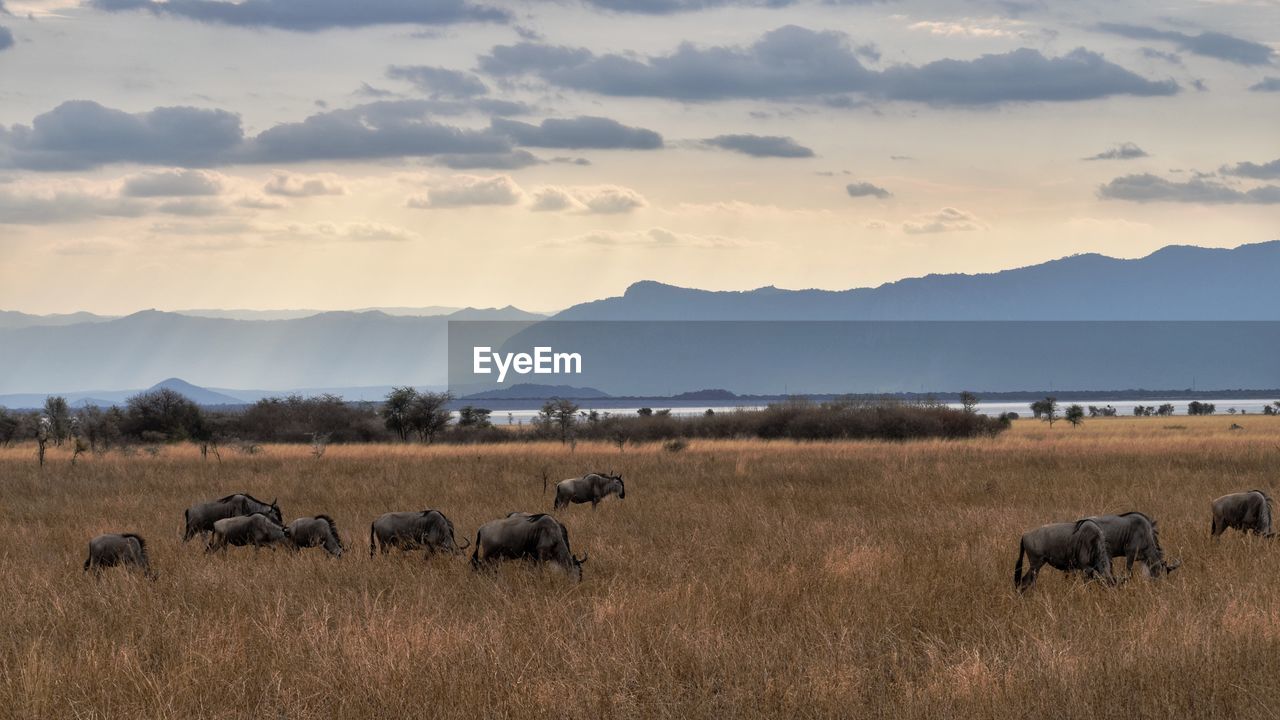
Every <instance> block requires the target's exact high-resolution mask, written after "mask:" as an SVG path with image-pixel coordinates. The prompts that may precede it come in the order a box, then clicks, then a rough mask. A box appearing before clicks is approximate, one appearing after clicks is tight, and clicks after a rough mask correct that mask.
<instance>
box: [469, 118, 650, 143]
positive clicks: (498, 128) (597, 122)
mask: <svg viewBox="0 0 1280 720" xmlns="http://www.w3.org/2000/svg"><path fill="white" fill-rule="evenodd" d="M490 127H491V128H492V130H493V131H494V132H495V133H497V134H500V135H504V136H507V137H509V138H511V140H512V141H514V142H515V144H517V145H521V146H524V147H539V148H565V149H571V150H584V149H595V150H617V149H625V150H656V149H658V148H661V147H662V146H663V142H662V136H661V135H659V134H658V133H656V132H654V131H652V130H646V129H644V128H637V127H629V126H627V125H623V124H622V123H620V122H618V121H617V120H610V119H609V118H603V117H588V116H583V117H576V118H571V119H560V118H550V119H547V120H543V121H542V123H541V124H538V125H531V124H529V123H524V122H519V121H517V120H504V119H502V118H494V119H493V120H492V121H491V122H490Z"/></svg>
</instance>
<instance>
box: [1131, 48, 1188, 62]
mask: <svg viewBox="0 0 1280 720" xmlns="http://www.w3.org/2000/svg"><path fill="white" fill-rule="evenodd" d="M1138 52H1140V53H1142V57H1144V58H1148V59H1150V60H1163V61H1165V62H1167V63H1169V64H1171V65H1178V66H1181V65H1182V56H1181V55H1179V54H1178V53H1173V52H1165V51H1163V50H1156V49H1155V48H1149V47H1144V48H1139V49H1138Z"/></svg>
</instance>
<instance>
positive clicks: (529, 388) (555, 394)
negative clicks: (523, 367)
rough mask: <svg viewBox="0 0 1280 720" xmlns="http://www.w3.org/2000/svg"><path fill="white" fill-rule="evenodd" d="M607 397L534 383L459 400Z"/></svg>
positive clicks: (594, 391) (587, 390)
mask: <svg viewBox="0 0 1280 720" xmlns="http://www.w3.org/2000/svg"><path fill="white" fill-rule="evenodd" d="M607 397H609V393H606V392H603V391H600V390H597V389H595V388H590V387H573V386H571V385H539V384H536V383H519V384H517V385H512V386H511V387H507V388H500V389H498V390H486V391H484V392H479V393H475V394H473V395H466V396H464V397H462V398H459V399H461V400H545V399H549V398H564V399H566V400H595V399H602V398H607Z"/></svg>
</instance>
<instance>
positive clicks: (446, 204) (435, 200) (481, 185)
mask: <svg viewBox="0 0 1280 720" xmlns="http://www.w3.org/2000/svg"><path fill="white" fill-rule="evenodd" d="M523 197H524V191H523V190H521V189H520V186H519V185H517V184H516V183H515V181H514V180H512V179H511V178H510V177H509V176H507V175H495V176H493V177H477V176H474V175H461V176H458V177H455V178H452V179H450V180H449V181H448V182H446V183H443V184H441V185H437V186H436V187H433V188H431V189H430V190H428V191H427V194H426V195H425V196H418V197H411V198H409V201H408V205H409V207H411V208H419V209H438V208H461V207H473V206H484V205H488V206H492V205H515V204H517V203H519V202H520V200H521V199H522V198H523Z"/></svg>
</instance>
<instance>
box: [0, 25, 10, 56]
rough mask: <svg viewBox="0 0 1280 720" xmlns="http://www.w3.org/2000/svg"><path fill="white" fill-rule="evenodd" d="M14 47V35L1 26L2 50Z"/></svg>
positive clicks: (0, 42)
mask: <svg viewBox="0 0 1280 720" xmlns="http://www.w3.org/2000/svg"><path fill="white" fill-rule="evenodd" d="M11 47H13V33H12V32H9V28H7V27H4V26H0V50H8V49H9V48H11Z"/></svg>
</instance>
